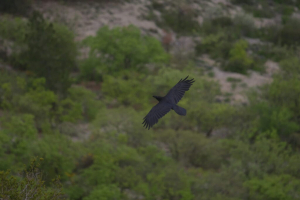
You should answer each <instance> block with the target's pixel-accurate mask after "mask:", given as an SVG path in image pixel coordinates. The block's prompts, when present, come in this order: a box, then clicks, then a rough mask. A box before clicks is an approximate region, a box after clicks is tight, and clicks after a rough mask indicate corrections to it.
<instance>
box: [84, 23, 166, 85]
mask: <svg viewBox="0 0 300 200" xmlns="http://www.w3.org/2000/svg"><path fill="white" fill-rule="evenodd" d="M83 43H84V44H85V45H87V46H88V47H90V48H91V50H90V53H89V58H87V59H86V60H85V61H84V62H83V64H82V65H81V67H80V71H81V78H82V79H85V80H99V79H100V78H101V77H102V76H103V74H111V75H116V74H118V73H119V72H120V71H132V70H134V71H137V72H146V71H147V68H146V67H145V65H146V64H149V63H165V62H167V61H168V59H169V56H168V54H167V53H165V51H164V49H163V47H162V46H161V44H160V42H159V41H158V40H156V39H155V38H154V37H150V36H142V35H141V32H140V30H139V29H138V28H137V27H134V26H132V25H130V26H128V27H123V28H120V27H117V28H114V29H109V28H108V26H104V27H102V28H100V29H99V30H98V32H97V35H96V36H95V37H92V36H90V37H88V38H86V39H85V40H84V41H83Z"/></svg>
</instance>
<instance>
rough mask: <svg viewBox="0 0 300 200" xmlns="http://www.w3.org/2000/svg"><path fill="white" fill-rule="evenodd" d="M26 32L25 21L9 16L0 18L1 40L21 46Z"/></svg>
mask: <svg viewBox="0 0 300 200" xmlns="http://www.w3.org/2000/svg"><path fill="white" fill-rule="evenodd" d="M26 31H27V26H26V21H25V20H23V19H22V18H19V17H15V18H11V17H9V16H5V15H4V16H1V19H0V35H1V38H4V39H7V40H11V41H13V42H15V43H17V44H22V43H23V42H24V39H25V33H26Z"/></svg>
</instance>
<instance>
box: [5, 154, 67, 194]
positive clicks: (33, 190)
mask: <svg viewBox="0 0 300 200" xmlns="http://www.w3.org/2000/svg"><path fill="white" fill-rule="evenodd" d="M40 160H41V161H42V160H43V159H40ZM20 175H21V178H20V177H19V176H15V175H12V174H11V173H10V172H9V171H6V172H4V171H0V190H1V193H0V198H1V199H16V200H21V199H32V200H34V199H44V200H58V199H66V198H65V197H64V195H63V193H62V187H61V184H60V182H59V179H58V178H54V179H53V181H52V184H53V187H52V188H46V187H45V183H44V181H43V178H42V174H41V170H40V162H39V161H37V159H33V160H32V162H31V165H30V166H29V167H28V168H27V169H25V170H23V171H21V173H20Z"/></svg>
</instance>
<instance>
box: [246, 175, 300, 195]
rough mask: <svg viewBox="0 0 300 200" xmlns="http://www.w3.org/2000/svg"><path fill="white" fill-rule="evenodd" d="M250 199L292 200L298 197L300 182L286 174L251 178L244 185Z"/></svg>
mask: <svg viewBox="0 0 300 200" xmlns="http://www.w3.org/2000/svg"><path fill="white" fill-rule="evenodd" d="M244 185H245V187H246V188H248V189H249V197H250V199H258V200H259V199H261V200H263V199H264V200H275V199H276V200H293V199H295V198H297V197H298V195H299V190H300V181H299V180H298V179H295V178H294V177H292V176H290V175H286V174H281V175H270V176H265V177H263V178H262V179H259V178H253V179H250V180H248V181H246V182H245V183H244Z"/></svg>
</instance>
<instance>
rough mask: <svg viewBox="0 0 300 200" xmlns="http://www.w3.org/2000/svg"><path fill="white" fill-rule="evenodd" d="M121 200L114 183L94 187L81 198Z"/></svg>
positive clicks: (88, 199)
mask: <svg viewBox="0 0 300 200" xmlns="http://www.w3.org/2000/svg"><path fill="white" fill-rule="evenodd" d="M109 199H114V200H121V199H122V197H121V192H120V190H119V188H118V187H117V186H115V185H103V186H100V187H98V188H96V189H94V190H93V191H92V192H91V193H90V195H89V196H87V197H85V198H83V200H109Z"/></svg>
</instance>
